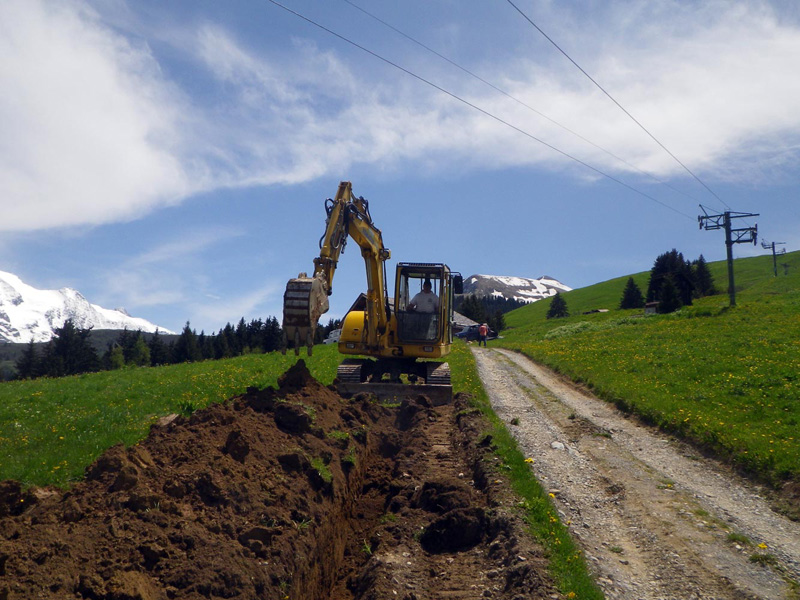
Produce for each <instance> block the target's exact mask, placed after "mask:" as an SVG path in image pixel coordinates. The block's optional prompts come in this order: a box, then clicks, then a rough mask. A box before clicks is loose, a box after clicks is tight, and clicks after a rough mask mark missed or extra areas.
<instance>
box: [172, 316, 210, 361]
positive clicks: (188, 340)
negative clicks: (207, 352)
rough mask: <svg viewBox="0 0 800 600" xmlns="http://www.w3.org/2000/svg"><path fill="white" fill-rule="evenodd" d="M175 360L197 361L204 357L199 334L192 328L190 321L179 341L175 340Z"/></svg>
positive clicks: (187, 322)
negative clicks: (198, 339)
mask: <svg viewBox="0 0 800 600" xmlns="http://www.w3.org/2000/svg"><path fill="white" fill-rule="evenodd" d="M174 358H175V362H178V363H182V362H196V361H199V360H202V359H203V355H202V353H201V352H200V346H199V345H198V343H197V334H196V333H195V332H194V331H193V330H192V328H191V326H190V325H189V321H186V325H184V327H183V331H181V335H180V337H178V341H177V342H175V356H174Z"/></svg>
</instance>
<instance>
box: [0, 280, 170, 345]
mask: <svg viewBox="0 0 800 600" xmlns="http://www.w3.org/2000/svg"><path fill="white" fill-rule="evenodd" d="M67 319H72V322H73V323H74V324H75V326H76V327H79V328H81V329H89V328H93V329H126V328H127V329H130V330H132V331H136V330H139V329H141V330H142V331H145V332H148V333H154V332H155V331H156V330H158V331H160V332H161V333H165V334H169V333H173V332H171V331H169V330H168V329H165V328H163V327H159V326H157V325H154V324H153V323H151V322H150V321H147V320H145V319H139V318H136V317H131V316H130V315H129V314H128V313H127V312H125V310H124V309H116V310H111V309H108V308H103V307H102V306H98V305H97V304H92V303H90V302H89V301H88V300H87V299H86V298H84V297H83V295H82V294H81V293H80V292H78V291H77V290H74V289H72V288H67V287H65V288H61V289H60V290H39V289H36V288H34V287H32V286H30V285H28V284H26V283H24V282H23V281H22V280H21V279H20V278H19V277H17V276H16V275H14V274H12V273H7V272H4V271H0V343H2V342H14V343H28V342H30V341H34V342H47V341H49V340H50V339H51V338H52V337H53V332H54V330H55V329H56V328H59V327H62V326H63V325H64V323H65V322H66V320H67Z"/></svg>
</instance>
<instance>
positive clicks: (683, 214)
mask: <svg viewBox="0 0 800 600" xmlns="http://www.w3.org/2000/svg"><path fill="white" fill-rule="evenodd" d="M268 1H269V2H270V3H271V4H274V5H275V6H277V7H279V8H282V9H283V10H285V11H286V12H288V13H291V14H293V15H295V16H296V17H298V18H300V19H302V20H304V21H305V22H307V23H309V24H311V25H313V26H315V27H317V28H319V29H321V30H323V31H325V32H327V33H329V34H331V35H332V36H334V37H337V38H339V39H340V40H342V41H343V42H346V43H348V44H350V45H351V46H353V47H355V48H358V49H359V50H361V51H363V52H366V53H367V54H369V55H370V56H373V57H375V58H377V59H378V60H380V61H382V62H384V63H386V64H387V65H390V66H392V67H394V68H395V69H398V70H400V71H402V72H403V73H405V74H406V75H410V76H411V77H413V78H414V79H417V80H418V81H420V82H422V83H424V84H426V85H428V86H430V87H432V88H434V89H436V90H438V91H440V92H442V93H443V94H447V95H448V96H450V97H451V98H453V99H454V100H457V101H459V102H461V103H462V104H465V105H466V106H469V107H470V108H472V109H474V110H477V111H478V112H480V113H482V114H483V115H485V116H487V117H489V118H490V119H494V120H495V121H497V122H498V123H501V124H502V125H505V126H506V127H510V128H511V129H513V130H514V131H516V132H518V133H521V134H522V135H524V136H526V137H528V138H530V139H532V140H534V141H536V142H539V143H540V144H542V145H543V146H546V147H547V148H550V149H551V150H553V151H554V152H557V153H558V154H561V155H562V156H564V157H565V158H568V159H570V160H572V161H574V162H576V163H578V164H580V165H582V166H584V167H586V168H587V169H589V170H591V171H593V172H595V173H597V174H598V175H600V176H602V177H605V178H606V179H609V180H611V181H613V182H615V183H617V184H619V185H621V186H623V187H625V188H627V189H629V190H631V191H632V192H634V193H636V194H639V195H640V196H643V197H644V198H647V199H648V200H651V201H653V202H655V203H657V204H660V205H661V206H663V207H664V208H667V209H669V210H671V211H673V212H675V213H678V214H679V215H682V216H684V217H686V218H688V219H691V220H694V217H692V216H690V215H688V214H686V213H684V212H682V211H680V210H678V209H677V208H674V207H672V206H670V205H669V204H666V203H664V202H662V201H661V200H659V199H658V198H655V197H654V196H651V195H650V194H648V193H646V192H643V191H641V190H639V189H637V188H635V187H633V186H632V185H630V184H628V183H625V182H624V181H622V180H621V179H618V178H616V177H614V176H613V175H609V174H608V173H606V172H604V171H601V170H600V169H598V168H597V167H593V166H592V165H590V164H589V163H587V162H585V161H583V160H581V159H579V158H577V157H576V156H573V155H571V154H569V153H568V152H565V151H563V150H561V149H559V148H557V147H556V146H553V145H552V144H550V143H548V142H545V141H544V140H542V139H540V138H538V137H536V136H535V135H533V134H532V133H529V132H527V131H525V130H524V129H522V128H520V127H517V126H516V125H514V124H512V123H510V122H508V121H506V120H504V119H502V118H500V117H498V116H497V115H495V114H492V113H491V112H489V111H488V110H486V109H484V108H481V107H480V106H478V105H476V104H473V103H472V102H470V101H469V100H466V99H464V98H462V97H461V96H458V95H457V94H455V93H453V92H450V91H449V90H447V89H445V88H443V87H441V86H439V85H437V84H435V83H433V82H432V81H430V80H428V79H425V78H424V77H422V76H420V75H417V74H416V73H414V72H413V71H410V70H408V69H406V68H405V67H403V66H401V65H399V64H397V63H395V62H392V61H391V60H389V59H388V58H385V57H383V56H381V55H380V54H378V53H376V52H373V51H372V50H370V49H369V48H366V47H364V46H362V45H361V44H358V43H357V42H354V41H353V40H351V39H349V38H347V37H345V36H344V35H342V34H340V33H337V32H335V31H333V30H332V29H329V28H328V27H325V26H324V25H322V24H321V23H317V22H316V21H314V20H313V19H310V18H309V17H306V16H305V15H303V14H301V13H299V12H297V11H296V10H293V9H291V8H289V7H288V6H285V5H283V4H281V3H280V2H278V1H277V0H268Z"/></svg>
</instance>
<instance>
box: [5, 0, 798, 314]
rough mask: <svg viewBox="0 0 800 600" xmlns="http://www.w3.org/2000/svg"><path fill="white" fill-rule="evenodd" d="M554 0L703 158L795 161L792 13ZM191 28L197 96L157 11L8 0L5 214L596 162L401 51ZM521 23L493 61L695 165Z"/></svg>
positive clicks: (709, 164)
mask: <svg viewBox="0 0 800 600" xmlns="http://www.w3.org/2000/svg"><path fill="white" fill-rule="evenodd" d="M130 6H131V8H133V7H134V5H133V4H132V5H130ZM544 6H546V7H549V8H548V12H547V13H546V14H547V17H548V18H549V19H551V21H550V22H548V25H552V26H553V31H554V33H553V32H551V33H553V35H554V37H556V38H558V39H559V41H561V40H562V39H563V45H564V47H566V48H567V49H570V50H574V52H572V54H573V55H574V56H575V58H576V59H577V60H579V62H581V64H582V66H584V68H586V69H587V70H588V71H589V72H590V73H591V74H592V75H593V76H594V77H595V78H596V79H597V80H598V81H599V82H601V83H602V85H604V87H606V89H608V90H609V91H610V92H611V93H612V95H613V96H614V97H615V98H617V99H618V100H619V101H620V102H621V103H622V104H623V105H624V106H625V107H626V108H628V110H630V112H631V113H633V114H634V115H635V116H636V117H637V118H638V119H639V120H640V121H641V122H642V123H644V124H645V126H646V127H647V128H648V129H649V130H650V131H651V132H653V134H655V135H656V136H657V137H658V138H659V139H660V140H661V141H662V142H663V143H665V144H666V145H667V146H668V147H669V148H670V149H671V150H672V151H673V152H674V153H675V154H676V155H677V156H678V157H679V158H681V160H683V161H684V162H685V163H686V164H687V165H690V166H691V168H692V169H693V170H695V171H696V172H699V173H702V174H703V175H704V177H705V176H712V177H718V178H723V179H747V180H752V179H753V178H758V177H761V178H767V177H769V178H773V177H776V176H778V177H780V176H786V174H787V173H792V172H793V171H794V170H796V168H797V165H798V159H799V158H800V153H798V146H799V145H800V111H798V110H797V98H798V97H800V79H798V78H797V77H796V75H795V70H796V67H797V65H798V64H800V28H798V26H797V25H796V23H795V22H794V21H791V20H789V21H781V20H780V19H779V18H778V17H777V16H776V15H775V14H774V13H773V12H772V10H770V8H769V5H767V4H764V3H758V2H744V1H743V2H739V3H736V4H731V3H730V2H725V3H680V2H665V3H657V4H656V3H652V2H644V1H643V0H640V1H635V2H616V3H610V4H608V5H603V6H602V7H595V10H596V11H597V12H592V13H591V14H588V15H586V16H582V17H581V19H584V20H580V21H578V22H574V21H573V17H574V15H570V14H565V13H564V12H563V11H564V10H566V9H563V8H561V5H560V4H559V5H555V4H552V5H550V4H547V3H545V5H544ZM120 14H123V15H124V14H125V11H121V12H120ZM559 18H560V19H561V22H558V21H555V19H559ZM590 21H591V26H589V24H590ZM568 22H569V23H568ZM190 23H191V21H190ZM568 25H569V26H568ZM443 26H444V25H442V24H439V27H443ZM153 27H154V28H155V26H153ZM185 27H186V28H187V29H186V30H183V31H180V32H178V33H177V34H176V35H174V36H172V37H171V38H170V40H169V41H165V39H164V38H161V39H159V40H158V42H159V44H161V45H163V44H165V43H172V44H174V46H172V47H171V51H172V52H175V53H183V55H182V57H181V58H182V60H183V61H184V64H186V63H187V62H188V61H186V59H189V61H191V60H195V61H196V63H195V66H196V67H197V71H196V72H195V73H193V74H192V78H202V77H205V78H206V79H205V80H203V81H202V82H201V83H198V82H197V81H193V83H192V85H195V86H196V87H195V88H193V89H194V91H195V92H197V93H194V94H193V95H192V100H191V102H190V101H189V100H188V97H189V92H188V86H189V85H190V84H189V83H187V81H188V79H189V78H188V77H187V78H186V79H183V80H181V79H179V78H178V77H177V76H175V74H176V72H177V70H176V69H165V68H164V66H165V64H166V63H164V64H161V63H160V62H159V61H165V60H167V59H166V58H163V57H162V58H159V56H157V55H156V53H154V51H153V50H152V49H151V48H150V47H148V46H147V44H146V43H142V42H134V41H132V40H134V39H136V40H138V39H147V36H146V29H142V25H141V23H137V35H136V36H134V35H131V36H130V38H126V37H125V36H124V33H123V32H124V27H120V26H119V24H118V23H115V27H114V28H113V29H112V27H110V26H107V25H106V24H105V23H104V22H102V20H101V18H100V17H99V16H98V15H97V14H96V13H94V12H93V11H92V10H91V9H89V8H87V7H86V5H85V4H83V3H82V2H79V1H78V0H67V1H65V2H60V3H53V2H44V1H40V0H6V1H5V2H2V3H0V56H3V57H4V58H3V60H2V61H0V86H2V87H3V89H4V90H11V93H6V94H4V95H3V96H2V98H0V122H2V124H3V130H4V131H3V136H2V139H0V197H2V198H3V201H4V219H3V221H2V225H0V227H2V228H3V229H5V230H33V229H44V228H52V227H58V226H69V225H77V224H90V225H91V224H102V223H109V222H114V221H120V220H129V219H134V218H137V217H139V216H142V215H144V214H146V213H148V212H150V211H152V210H154V209H156V208H158V207H161V206H165V205H169V204H174V203H177V202H180V201H182V200H184V199H185V198H186V197H188V196H191V195H192V194H194V193H196V192H198V191H209V190H213V189H218V188H221V187H235V186H249V185H269V184H291V183H297V182H304V181H308V180H311V179H314V178H317V177H320V176H323V175H332V174H335V175H336V176H339V175H340V174H341V173H343V172H346V171H347V170H348V169H350V168H351V167H352V166H353V165H369V166H371V167H373V168H375V169H381V170H394V169H397V170H400V169H402V168H403V167H405V166H408V165H412V166H413V168H423V169H426V170H430V171H436V170H458V169H464V168H473V169H475V168H478V169H493V168H500V167H507V166H539V167H542V168H557V169H563V168H564V167H565V166H569V167H570V168H573V167H574V168H575V169H576V170H575V172H576V173H582V174H583V175H585V176H589V175H591V173H589V172H586V171H585V170H583V169H582V168H581V167H576V166H575V164H574V163H570V162H569V161H567V160H566V159H564V158H563V157H562V156H560V155H558V154H557V153H554V152H553V151H552V150H549V149H547V148H546V147H544V146H542V145H540V144H537V143H536V142H535V141H533V140H531V139H529V138H527V137H525V136H524V135H521V134H520V133H518V132H515V131H513V130H512V129H509V128H508V127H505V126H504V125H502V124H500V123H498V122H497V121H494V120H492V119H490V118H488V117H487V116H485V115H483V114H481V113H479V112H477V111H475V110H473V109H470V108H469V107H467V106H465V105H464V104H462V103H459V102H458V101H456V100H454V99H453V98H450V97H447V96H446V95H444V94H442V93H441V92H438V91H436V90H434V89H433V88H431V87H429V86H426V85H424V84H423V83H421V82H419V81H416V80H414V79H413V78H411V77H409V76H408V75H405V74H403V73H401V72H399V71H397V70H394V69H392V68H391V67H389V66H385V67H384V66H382V65H378V66H379V67H380V68H378V69H375V70H373V69H372V68H370V69H363V68H362V66H363V65H362V64H361V63H364V64H367V63H368V64H369V65H370V67H375V65H376V64H377V63H376V61H375V59H374V58H372V57H369V56H368V55H366V54H364V55H363V56H362V57H361V58H358V54H355V56H356V59H355V60H352V59H348V61H347V62H346V61H345V59H344V58H343V57H344V56H345V53H343V52H341V51H340V49H341V47H342V46H341V44H340V43H339V42H337V43H336V44H330V45H328V42H329V41H330V39H331V38H328V37H321V38H319V40H320V41H319V43H318V44H317V43H315V42H313V41H309V40H307V39H306V40H300V39H296V40H295V41H294V45H293V46H292V47H288V48H287V47H282V48H275V47H272V48H270V47H269V46H259V47H256V46H250V45H247V43H246V42H245V40H243V39H239V38H237V37H236V35H235V34H233V33H231V32H229V31H227V30H225V29H223V28H222V27H220V26H216V25H210V24H205V25H201V26H196V25H193V24H190V25H186V26H185ZM304 31H309V30H304ZM520 31H522V29H520ZM518 33H519V32H517V34H518ZM323 35H324V34H323ZM524 35H525V36H536V35H538V34H537V33H536V32H535V31H534V30H533V29H532V28H531V29H530V31H529V32H527V31H526V32H525V34H524ZM140 36H142V37H140ZM392 36H393V34H392ZM392 36H390V35H389V34H387V40H392V39H395V38H394V37H392ZM464 39H465V40H466V39H468V37H467V36H464ZM504 40H506V41H507V43H508V44H519V50H517V48H516V47H511V48H509V49H506V50H505V52H504V54H503V58H493V57H492V56H491V55H489V54H487V55H486V56H485V57H484V58H483V62H482V64H481V66H480V67H479V69H480V71H481V74H482V75H483V76H485V77H486V78H487V79H490V80H491V81H493V82H494V83H496V84H497V85H498V86H500V87H503V88H506V89H507V90H508V91H510V92H511V93H513V94H514V95H515V96H516V97H518V98H519V99H521V100H524V101H525V102H526V103H528V104H530V105H531V106H533V107H535V108H537V109H538V110H541V111H542V112H545V113H546V114H548V115H549V116H550V117H551V118H553V119H555V120H557V121H558V122H559V123H562V124H563V125H565V126H567V127H569V128H571V129H573V130H575V131H577V132H579V133H580V134H581V135H583V136H585V137H587V138H589V139H590V140H592V141H594V142H596V143H598V144H600V145H602V146H603V147H605V148H607V149H608V150H610V151H612V152H613V153H615V154H617V155H619V156H621V157H623V158H625V159H626V160H628V161H629V162H632V163H634V164H636V165H637V166H638V167H640V168H642V169H646V170H648V171H651V172H653V173H655V174H657V175H659V176H674V175H683V173H682V171H681V169H680V167H679V166H678V165H676V163H675V162H674V161H673V160H672V159H671V158H669V157H668V156H667V155H666V153H664V151H663V150H661V149H660V148H658V146H657V145H656V144H655V143H654V142H653V141H652V140H650V139H649V138H648V137H647V136H646V134H644V133H643V132H642V131H641V130H639V129H638V128H637V127H636V125H634V124H633V123H631V122H630V120H629V119H628V118H627V117H625V116H624V115H623V114H622V113H621V112H620V111H619V109H617V108H616V107H615V106H613V104H612V103H611V102H610V101H609V100H608V99H607V98H605V97H604V96H603V95H602V93H601V92H600V91H598V90H597V89H596V88H594V87H593V86H592V85H591V84H590V83H589V82H588V81H586V80H585V78H583V76H581V75H580V74H578V73H577V72H576V71H575V70H574V68H573V67H572V66H571V65H569V63H568V62H567V61H566V59H563V57H560V56H558V55H557V54H556V55H555V56H553V55H551V54H539V53H537V54H535V55H534V54H532V53H530V52H527V51H525V49H526V48H527V46H526V45H525V44H524V43H523V42H521V41H520V38H517V37H515V35H508V36H507V38H504ZM390 43H396V47H397V48H402V47H403V45H402V42H401V41H400V40H399V39H398V40H396V42H390ZM323 44H324V45H323ZM264 48H267V49H264ZM320 48H332V49H331V50H324V49H320ZM551 50H552V49H551ZM552 52H555V51H554V50H552ZM509 55H516V56H517V58H515V59H514V60H509V59H508V56H509ZM348 56H353V55H348ZM545 56H546V58H543V57H545ZM355 61H361V62H355ZM399 62H401V63H402V62H403V61H402V60H399ZM423 62H424V63H425V64H424V68H425V72H424V73H421V74H422V75H424V76H425V77H427V78H430V79H431V80H432V81H435V82H436V81H444V82H447V83H445V84H444V85H445V87H450V85H456V83H455V82H460V83H459V84H457V85H458V87H457V88H453V89H460V90H461V91H460V92H459V93H461V94H463V96H464V98H465V99H467V100H468V101H469V102H471V103H473V104H475V105H477V106H480V107H482V108H484V109H485V110H487V111H489V112H491V113H493V114H495V115H497V116H499V117H501V118H502V119H504V120H507V121H509V122H511V123H513V124H514V125H516V126H518V127H520V128H521V129H524V130H525V131H527V132H529V133H531V134H533V135H535V136H537V137H540V138H542V139H544V140H545V141H547V142H549V143H551V144H553V145H555V146H557V147H558V148H560V149H562V150H564V151H566V152H569V153H572V154H574V155H575V156H578V157H580V158H581V159H583V160H586V161H587V162H590V163H591V164H594V165H596V166H598V167H600V168H602V169H605V170H609V171H611V172H612V173H619V172H625V171H628V170H630V169H629V167H627V166H625V165H623V164H621V163H619V162H617V161H615V160H613V159H611V158H610V157H609V156H608V155H606V154H604V153H603V152H601V151H599V150H597V149H596V148H593V147H591V146H588V145H586V144H585V143H584V142H582V141H580V140H577V139H576V138H575V137H574V136H572V135H570V134H568V133H566V132H565V131H564V130H563V129H559V128H558V127H555V126H553V125H552V124H550V123H548V122H547V121H545V120H543V119H541V118H540V117H538V116H536V115H535V114H533V113H532V112H531V111H529V110H528V109H526V108H524V107H522V106H520V105H519V104H517V103H515V102H513V101H511V100H509V99H508V98H506V97H504V96H502V95H499V94H497V93H496V92H494V91H492V90H490V89H489V88H483V87H482V86H480V85H479V84H476V83H475V82H472V81H470V82H466V83H464V80H463V79H462V74H460V73H456V74H453V72H452V71H451V70H450V68H449V67H447V65H445V64H444V63H441V64H440V63H439V61H438V59H435V58H434V57H432V56H429V57H428V59H427V60H426V61H419V60H417V62H415V63H414V64H415V68H416V67H420V65H421V64H422V63H423ZM198 65H199V66H198ZM466 66H471V65H466ZM420 68H422V67H420ZM165 73H171V74H172V75H173V77H174V78H173V79H170V78H169V77H168V76H167V75H165ZM375 73H380V74H381V77H382V78H381V79H380V80H375V79H374V77H375ZM180 85H184V86H187V87H186V89H184V90H181V88H180ZM201 88H202V90H201ZM198 90H201V91H199V92H198ZM209 90H210V91H209ZM465 90H469V91H465ZM155 297H157V295H154V298H155Z"/></svg>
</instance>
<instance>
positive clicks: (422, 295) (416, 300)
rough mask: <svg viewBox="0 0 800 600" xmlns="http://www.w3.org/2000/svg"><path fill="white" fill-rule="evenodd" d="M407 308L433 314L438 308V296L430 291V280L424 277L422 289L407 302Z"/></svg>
mask: <svg viewBox="0 0 800 600" xmlns="http://www.w3.org/2000/svg"><path fill="white" fill-rule="evenodd" d="M408 310H413V311H417V312H421V313H428V314H433V313H435V312H436V311H438V310H439V297H438V296H437V295H436V294H434V293H433V291H431V280H430V279H426V280H425V283H423V284H422V291H421V292H419V293H418V294H417V295H416V296H414V297H413V298H412V299H411V302H409V303H408Z"/></svg>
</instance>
